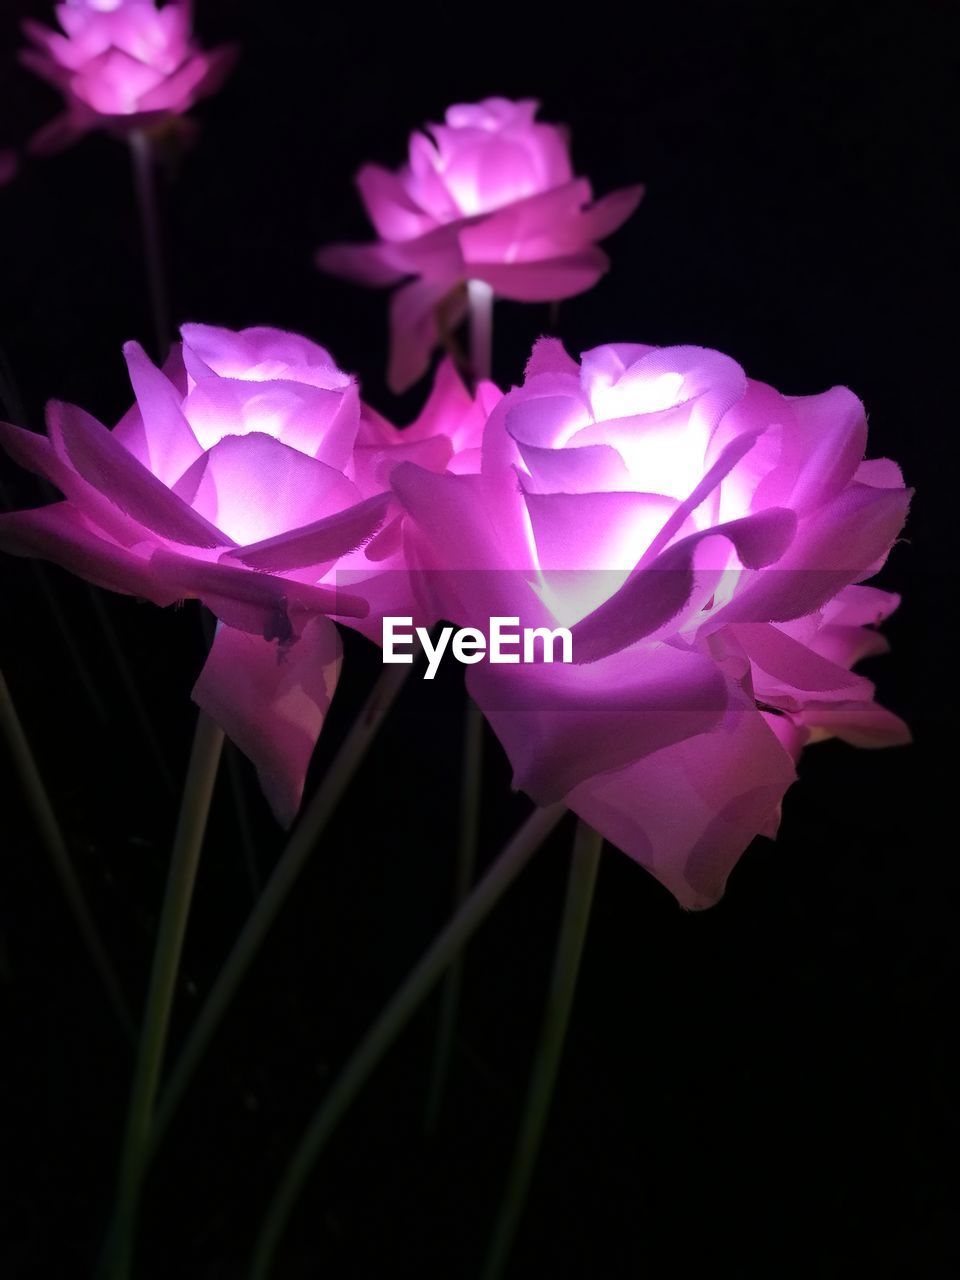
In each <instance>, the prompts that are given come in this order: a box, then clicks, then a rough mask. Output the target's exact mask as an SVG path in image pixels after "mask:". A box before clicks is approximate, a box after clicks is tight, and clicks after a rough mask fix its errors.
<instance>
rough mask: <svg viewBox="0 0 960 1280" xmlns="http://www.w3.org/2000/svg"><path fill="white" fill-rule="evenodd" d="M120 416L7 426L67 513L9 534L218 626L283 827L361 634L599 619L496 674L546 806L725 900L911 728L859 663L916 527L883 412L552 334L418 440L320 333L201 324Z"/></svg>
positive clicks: (247, 734) (140, 376) (221, 652)
mask: <svg viewBox="0 0 960 1280" xmlns="http://www.w3.org/2000/svg"><path fill="white" fill-rule="evenodd" d="M182 337H183V341H182V344H180V345H179V346H178V347H176V348H175V350H174V352H173V353H172V355H171V357H170V358H169V360H168V361H167V364H166V366H165V368H164V369H163V370H162V371H161V370H160V369H158V368H156V367H155V366H154V365H153V364H152V363H151V362H150V361H149V359H148V358H147V357H146V356H145V354H144V353H143V351H142V350H141V349H140V348H139V347H138V346H137V345H136V344H134V343H131V344H130V345H129V346H128V347H127V350H126V357H127V363H128V367H129V371H130V378H131V381H132V384H133V388H134V392H135V395H136V403H135V404H134V406H133V408H132V409H131V410H130V411H129V412H128V413H127V414H126V415H125V416H124V418H123V419H122V420H121V421H120V422H119V423H118V424H117V426H116V427H115V428H114V429H113V430H112V431H111V430H108V429H107V428H106V427H104V426H102V425H101V424H100V423H98V422H96V421H95V420H94V419H93V418H91V417H90V416H89V415H88V414H86V413H84V412H83V411H82V410H81V409H78V408H74V407H72V406H68V405H63V404H53V405H51V407H50V411H49V416H48V438H47V439H43V438H42V437H40V436H38V435H35V434H33V433H30V432H27V431H24V430H21V429H18V428H16V427H13V426H4V427H3V429H2V441H3V444H4V446H5V448H6V449H7V451H8V452H9V453H10V454H11V455H12V456H13V457H14V458H16V459H17V461H19V462H20V463H22V464H23V465H25V466H28V467H30V468H31V469H33V470H35V471H37V472H39V473H41V474H42V475H44V476H45V477H46V478H47V479H48V480H49V481H50V482H51V483H53V484H55V485H56V486H57V488H58V489H59V490H60V491H61V492H62V493H63V494H64V501H63V502H60V503H57V504H54V505H51V506H46V507H41V508H39V509H36V510H31V511H22V512H17V513H14V514H11V515H7V516H4V517H3V518H2V520H0V543H2V545H3V546H4V547H5V548H6V549H7V550H8V551H15V552H19V553H21V554H28V555H40V556H44V557H46V558H48V559H51V560H55V561H56V562H58V563H59V564H62V565H64V566H66V567H67V568H69V569H71V570H72V571H74V572H76V573H78V574H80V575H82V576H83V577H85V578H87V579H89V580H90V581H92V582H95V583H98V584H99V585H101V586H104V587H108V588H110V589H112V590H115V591H123V592H127V593H130V594H134V595H138V596H142V597H145V598H147V599H149V600H152V601H154V602H155V603H156V604H160V605H169V604H172V603H174V602H175V601H178V600H182V599H184V598H185V597H196V598H198V599H200V600H202V601H203V603H204V604H205V605H206V606H207V607H208V608H209V609H211V610H212V611H213V612H214V613H215V614H216V616H217V617H218V619H219V620H220V626H219V627H218V630H217V634H216V639H215V641H214V643H213V647H212V649H211V651H210V655H209V657H208V659H207V662H206V665H205V667H204V669H203V672H202V673H201V675H200V679H199V681H198V683H197V686H196V688H195V690H194V697H195V699H196V701H197V702H198V703H199V704H200V706H202V707H203V708H204V709H205V710H206V711H207V712H208V713H209V714H210V715H211V716H212V717H213V718H214V719H215V720H216V721H217V722H218V723H219V724H220V725H221V726H222V727H223V729H224V730H225V731H226V732H227V734H228V735H229V736H230V737H231V738H232V739H233V740H234V741H235V742H236V743H237V745H238V746H239V747H240V748H241V749H242V750H243V751H245V752H246V753H247V754H248V755H249V757H250V758H251V759H252V760H253V761H254V763H255V764H256V765H257V768H258V769H259V771H260V776H261V779H262V781H263V785H264V788H265V790H266V793H267V795H268V797H269V798H270V800H271V803H272V804H273V806H274V809H275V811H276V813H277V815H278V817H280V818H281V820H283V821H289V820H290V819H291V818H292V817H293V815H294V813H295V811H296V809H297V806H298V804H299V800H300V795H301V791H302V787H303V781H304V775H305V772H306V768H307V764H308V761H309V758H310V754H311V751H312V749H313V746H314V743H315V741H316V738H317V735H318V733H319V731H320V728H321V725H322V722H323V718H324V713H325V711H326V709H327V706H328V705H329V702H330V698H331V697H332V695H333V691H334V687H335V685H336V680H337V673H338V668H339V663H340V642H339V638H338V633H337V627H336V625H335V623H337V624H341V625H345V626H350V627H354V628H356V629H357V630H359V631H361V632H363V633H364V634H365V635H367V636H369V637H370V638H371V639H373V640H375V641H378V640H379V639H380V636H381V624H382V618H383V617H384V616H385V615H390V616H393V615H411V616H414V617H415V618H416V619H417V620H418V622H419V623H420V624H422V625H429V624H431V623H433V622H435V621H436V620H437V619H440V618H445V619H450V620H452V621H453V622H455V623H457V624H458V625H463V626H476V625H478V624H479V625H481V626H482V625H483V624H484V623H485V622H486V620H487V619H489V618H490V617H491V616H515V617H518V618H519V619H520V620H521V623H522V625H529V626H543V625H553V626H555V625H563V626H568V627H570V628H571V629H572V635H573V659H574V661H573V663H572V664H570V665H566V664H564V665H549V664H545V663H538V664H532V665H519V666H491V665H489V664H487V663H481V664H479V665H477V666H472V667H471V668H470V669H469V672H468V676H467V680H468V687H469V690H470V693H471V694H472V696H473V697H474V698H475V699H476V700H477V702H478V703H479V705H480V707H481V708H482V710H483V711H484V713H485V714H486V715H487V717H488V719H489V721H490V723H491V724H492V726H493V728H494V730H495V731H496V733H497V734H498V736H499V737H500V740H501V741H502V743H503V745H504V747H505V748H506V750H507V752H508V754H509V756H510V759H511V762H512V764H513V767H514V771H515V781H516V785H517V786H518V787H521V788H523V789H524V790H526V791H527V792H529V794H530V795H531V796H532V797H533V798H534V799H535V800H537V801H539V802H542V803H549V802H552V801H555V800H559V799H564V800H565V801H566V803H567V804H568V805H569V806H570V807H571V808H572V809H573V810H575V811H576V812H577V813H579V814H580V815H581V816H583V817H584V818H585V819H587V820H588V821H589V822H590V823H592V824H593V825H594V826H595V827H596V828H597V829H598V830H599V831H600V832H601V833H602V834H604V835H605V836H606V837H607V838H608V839H609V840H611V841H612V842H613V843H614V844H616V845H618V846H619V847H620V848H622V849H625V850H626V851H627V852H628V853H629V854H631V855H632V856H633V857H635V858H637V859H638V860H639V861H640V862H641V863H643V864H644V865H645V866H647V867H648V868H649V869H650V870H651V871H652V872H653V874H654V875H656V876H657V877H658V878H659V879H660V880H661V881H662V882H663V883H664V884H666V885H667V886H668V887H669V888H670V889H671V890H672V891H673V893H674V894H676V896H677V897H678V898H679V900H680V901H681V902H683V903H684V904H685V905H688V906H701V905H705V904H707V903H709V902H712V901H714V900H715V899H716V898H717V897H718V896H719V894H720V893H721V892H722V889H723V885H724V881H725V879H726V877H727V874H728V872H729V870H730V868H731V866H732V864H733V862H734V861H735V859H736V858H737V856H738V855H739V854H740V853H741V852H742V850H743V849H744V847H745V846H746V844H747V843H748V842H749V841H750V839H751V838H752V837H753V836H754V835H755V834H757V833H758V832H763V833H765V834H768V835H772V834H773V833H774V831H775V829H776V825H777V819H778V813H779V805H780V801H781V798H782V796H783V794H784V792H785V791H786V789H787V787H788V786H789V785H790V783H791V782H792V780H793V778H794V764H795V761H796V758H797V756H798V754H799V751H800V749H801V748H802V746H803V745H804V744H805V743H807V742H809V741H811V740H815V739H820V738H823V737H825V736H829V735H837V736H839V737H842V738H845V739H846V740H848V741H850V742H854V743H857V744H861V745H882V744H884V743H888V742H895V741H901V740H903V738H904V735H905V730H904V727H903V726H902V724H901V723H900V722H899V721H898V720H897V719H896V718H895V717H894V716H892V715H891V714H890V713H889V712H886V711H884V710H883V709H882V708H880V707H879V706H877V705H876V703H875V702H874V701H873V687H872V685H871V684H870V682H869V681H868V680H866V679H864V678H863V677H862V676H859V675H854V674H852V673H851V670H850V668H851V667H852V665H853V664H854V663H855V662H856V661H857V659H859V658H861V657H863V656H864V655H865V654H868V653H875V652H877V651H878V650H881V649H882V648H883V640H882V638H881V637H880V636H879V635H878V634H877V632H876V631H875V630H873V629H872V624H875V623H877V622H879V621H880V620H881V619H882V618H884V617H885V616H886V615H887V614H888V613H889V612H890V611H891V610H892V609H893V607H894V606H895V604H896V600H895V598H894V597H892V596H890V595H889V594H887V593H884V592H882V591H879V590H876V589H874V588H871V587H867V586H862V585H859V584H860V582H861V581H862V580H863V579H865V578H867V577H869V576H870V575H871V574H873V573H874V572H875V571H876V570H877V568H878V567H879V566H880V564H882V562H883V560H884V557H885V556H886V554H887V552H888V551H889V549H890V546H891V544H892V543H893V541H894V539H895V538H896V536H897V534H898V533H899V531H900V528H901V526H902V524H903V520H904V517H905V514H906V508H907V503H908V496H909V495H908V491H907V490H906V489H905V488H904V485H903V481H902V479H901V477H900V473H899V471H898V469H897V468H896V466H895V465H894V464H893V463H891V462H888V461H886V460H880V461H872V462H864V461H863V455H864V447H865V441H866V420H865V417H864V413H863V409H862V407H861V405H860V403H859V401H858V400H857V399H856V398H855V397H854V396H853V395H852V394H851V393H850V392H848V391H845V390H842V389H835V390H833V391H829V392H826V393H825V394H823V395H819V396H806V397H799V398H789V397H786V396H782V395H780V394H779V393H778V392H776V391H774V390H773V389H772V388H770V387H768V386H765V385H763V384H762V383H758V382H754V381H752V380H751V379H748V378H747V377H746V376H745V375H744V373H743V371H742V370H741V369H740V367H739V366H738V365H737V364H736V363H735V362H734V361H733V360H731V359H729V358H728V357H726V356H723V355H720V354H719V353H717V352H714V351H709V350H704V349H702V348H696V347H667V348H656V347H645V346H638V345H616V346H603V347H598V348H596V349H595V350H593V351H590V352H588V353H587V354H586V355H584V356H583V358H582V359H581V361H580V362H579V363H578V362H576V361H574V360H572V359H571V358H570V357H569V356H568V355H567V354H566V353H565V352H564V351H563V349H562V348H561V347H560V345H559V344H558V343H556V342H554V341H550V340H546V341H542V342H541V343H539V344H538V345H537V347H536V348H535V350H534V352H533V355H532V357H531V359H530V362H529V364H528V366H527V371H526V378H525V381H524V383H523V385H522V386H521V387H517V388H515V389H514V390H512V391H510V392H509V394H507V395H505V396H501V395H500V393H499V392H498V391H497V389H496V388H495V387H494V386H493V385H492V384H490V383H481V384H480V385H479V386H478V387H477V388H476V391H475V392H474V394H472V395H471V394H470V393H468V391H467V390H466V389H465V387H464V385H463V384H462V383H461V381H460V380H459V378H458V377H457V375H456V373H455V371H454V369H453V367H452V365H451V364H450V363H449V362H444V363H443V364H441V365H440V368H439V371H438V373H437V376H436V379H435V382H434V387H433V391H432V394H431V396H430V398H429V400H428V401H427V404H426V407H425V408H424V410H423V412H422V414H421V415H420V417H419V418H418V420H417V421H416V422H414V423H413V424H412V425H411V426H408V427H406V428H403V429H398V428H396V427H394V426H392V425H391V424H390V423H389V422H387V421H386V420H385V419H384V418H382V417H381V416H380V415H379V414H377V413H375V412H374V411H373V410H372V409H370V408H369V407H368V406H367V405H365V404H364V403H363V402H362V401H361V399H360V395H359V392H358V388H357V385H356V383H355V381H354V380H353V379H352V378H351V377H350V376H349V375H347V374H345V373H342V372H341V371H340V370H339V369H338V368H337V367H336V365H335V364H334V362H333V360H332V359H331V358H330V356H329V355H328V354H327V353H326V352H325V351H324V350H322V349H321V348H320V347H318V346H316V345H314V344H313V343H312V342H310V341H308V340H307V339H305V338H301V337H295V336H294V335H291V334H286V333H281V332H278V331H276V330H271V329H247V330H245V331H243V332H240V333H232V332H228V331H226V330H223V329H215V328H208V327H206V326H202V325H186V326H184V328H183V332H182Z"/></svg>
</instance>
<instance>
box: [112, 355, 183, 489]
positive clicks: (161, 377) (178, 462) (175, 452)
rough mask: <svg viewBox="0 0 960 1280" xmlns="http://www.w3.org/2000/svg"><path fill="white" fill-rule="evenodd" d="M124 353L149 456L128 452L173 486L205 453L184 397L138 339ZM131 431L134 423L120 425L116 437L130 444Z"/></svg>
mask: <svg viewBox="0 0 960 1280" xmlns="http://www.w3.org/2000/svg"><path fill="white" fill-rule="evenodd" d="M123 354H124V358H125V359H126V362H127V371H128V373H129V375H130V382H131V385H132V386H133V393H134V395H135V396H136V398H137V405H138V407H139V410H140V414H139V418H140V427H141V432H140V439H141V440H142V444H143V446H144V447H145V451H146V456H143V452H142V451H141V450H140V449H130V450H129V451H130V452H131V453H133V455H134V456H135V457H136V458H137V459H138V461H140V462H142V463H143V465H144V466H145V467H146V468H147V469H148V470H149V471H152V472H153V474H154V475H155V476H156V477H157V478H158V479H159V480H162V481H163V483H164V484H165V485H167V486H170V487H172V486H173V485H174V484H175V483H176V481H177V480H178V479H179V477H180V476H182V475H183V473H184V471H186V469H187V467H189V466H190V464H191V463H193V462H195V461H196V460H197V458H199V457H200V455H201V453H202V449H201V448H200V445H199V444H198V442H197V438H196V436H195V435H194V434H193V431H192V430H191V428H190V425H189V423H188V422H187V420H186V418H185V417H184V416H183V413H182V411H181V408H180V405H181V401H182V398H183V397H182V396H181V395H180V393H179V392H178V391H177V389H176V387H175V386H174V385H173V384H172V383H171V382H170V380H169V378H167V376H166V375H165V374H164V373H161V371H160V370H159V369H158V368H157V367H156V365H155V364H153V362H152V361H151V360H150V359H149V357H148V356H147V353H146V352H145V351H144V349H143V348H142V347H141V346H140V344H139V343H138V342H128V343H127V344H126V345H125V346H124V348H123ZM131 430H132V423H131V425H130V426H128V427H127V428H126V431H123V432H122V431H121V430H120V428H119V427H117V428H116V429H115V430H114V432H113V435H114V438H115V439H117V440H120V441H121V443H123V444H124V445H127V437H128V435H129V433H130V432H131ZM127 447H128V448H129V446H127Z"/></svg>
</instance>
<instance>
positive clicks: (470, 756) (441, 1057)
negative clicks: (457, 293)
mask: <svg viewBox="0 0 960 1280" xmlns="http://www.w3.org/2000/svg"><path fill="white" fill-rule="evenodd" d="M467 300H468V303H469V307H470V371H471V374H472V377H473V381H474V385H476V384H477V383H478V382H481V381H483V380H484V379H487V378H489V377H490V366H491V360H492V356H493V290H492V289H491V288H490V286H489V285H488V284H486V283H485V282H484V281H483V280H470V281H468V283H467ZM482 788H483V715H482V713H481V711H480V708H479V707H478V706H477V705H476V703H475V702H474V701H473V699H472V698H470V697H469V696H468V697H467V709H466V713H465V719H464V736H463V763H462V765H461V774H460V828H459V838H458V841H457V859H456V879H455V889H454V899H453V901H454V907H455V908H456V907H459V906H460V904H461V903H462V902H463V901H464V899H465V898H466V896H467V893H468V892H469V890H470V886H471V885H472V884H473V877H474V873H475V869H476V861H477V841H478V837H479V824H480V794H481V791H482ZM462 986H463V962H462V957H460V956H458V957H457V959H456V961H455V962H454V963H453V964H452V965H451V966H450V969H449V971H448V972H447V976H446V978H445V980H444V984H443V994H442V996H441V998H440V1021H439V1024H438V1026H437V1042H436V1045H435V1047H434V1051H433V1066H432V1068H431V1071H430V1084H429V1086H428V1088H427V1105H426V1113H425V1119H424V1128H425V1129H426V1131H427V1133H433V1132H434V1130H435V1129H436V1127H437V1124H438V1122H439V1119H440V1108H441V1106H442V1104H443V1096H444V1093H445V1092H446V1087H447V1078H448V1076H449V1074H450V1062H451V1059H452V1057H453V1043H454V1038H455V1036H456V1029H457V1018H458V1016H459V1011H460V991H461V988H462Z"/></svg>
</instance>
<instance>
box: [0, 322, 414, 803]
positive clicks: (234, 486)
mask: <svg viewBox="0 0 960 1280" xmlns="http://www.w3.org/2000/svg"><path fill="white" fill-rule="evenodd" d="M181 332H182V337H183V342H182V345H178V346H177V347H176V348H175V349H174V351H173V352H172V354H171V356H170V358H169V360H168V361H167V364H166V365H165V367H164V369H163V370H162V371H161V370H160V369H158V368H156V367H155V366H154V365H153V364H152V363H151V362H150V360H149V359H148V358H147V356H146V355H145V354H144V352H143V350H142V349H141V348H140V347H139V346H138V345H137V344H136V343H129V344H128V345H127V346H126V348H125V355H126V360H127V367H128V370H129V374H130V380H131V383H132V385H133V390H134V394H135V397H136V400H135V403H134V405H133V407H132V408H131V409H130V411H129V412H128V413H127V414H126V415H125V416H124V417H123V419H122V420H121V421H120V422H119V423H118V424H117V426H116V427H115V428H114V429H113V430H112V431H111V430H109V429H108V428H106V427H104V426H102V425H101V424H100V423H99V422H97V421H96V420H95V419H93V418H91V417H90V416H89V415H88V414H87V413H85V412H84V411H83V410H82V409H79V408H76V407H75V406H72V405H66V404H60V403H56V402H54V403H52V404H51V405H50V406H49V407H48V413H47V427H48V436H47V438H46V439H45V438H43V437H42V436H40V435H36V434H34V433H32V432H29V431H23V430H21V429H19V428H17V427H13V426H10V425H9V424H0V444H2V445H3V447H4V448H5V449H6V450H7V452H8V453H9V454H10V455H11V457H13V458H14V459H15V460H16V461H18V462H19V463H20V464H21V465H23V466H25V467H28V468H29V469H30V470H33V471H35V472H38V473H39V474H40V475H43V476H45V477H46V478H47V479H48V480H49V481H50V482H51V483H52V484H54V485H55V486H56V487H57V488H58V489H59V490H60V491H61V493H62V494H63V495H64V501H62V502H59V503H54V504H53V505H50V506H45V507H40V508H38V509H35V510H29V511H19V512H15V513H13V514H10V515H5V516H2V517H0V547H2V548H3V549H4V550H6V551H9V552H13V553H15V554H20V555H34V556H41V557H43V558H45V559H49V560H52V561H54V562H55V563H57V564H60V565H63V566H64V567H65V568H67V569H69V570H71V571H72V572H74V573H77V574H79V575H80V576H81V577H83V578H86V579H87V580H88V581H90V582H93V583H96V584H98V585H99V586H102V587H106V588H108V589H109V590H113V591H120V592H125V593H128V594H132V595H137V596H143V597H145V598H147V599H149V600H152V601H154V602H155V603H156V604H160V605H168V604H172V603H174V602H176V601H178V600H182V599H184V598H187V597H196V598H198V599H200V600H202V601H203V603H204V604H205V605H207V607H208V608H210V609H211V610H212V611H213V612H214V613H215V614H216V615H217V617H218V618H219V619H220V625H219V626H218V628H217V633H216V638H215V640H214V643H213V646H212V648H211V650H210V654H209V656H208V658H207V661H206V664H205V666H204V668H203V672H202V673H201V675H200V678H199V680H198V682H197V685H196V687H195V689H194V691H193V696H194V699H195V701H196V702H197V703H199V705H200V706H201V707H203V708H204V709H205V710H206V711H207V712H208V713H209V714H210V715H211V716H212V717H213V718H214V719H215V720H216V721H217V722H218V723H219V724H220V725H221V727H222V728H223V729H224V730H225V732H226V733H227V734H228V736H229V737H230V738H232V739H233V741H234V742H236V744H237V745H238V746H239V747H240V748H241V750H243V751H244V752H245V753H246V754H247V755H248V756H249V757H250V759H251V760H252V761H253V762H254V763H255V764H256V766H257V768H258V770H259V773H260V778H261V781H262V784H263V787H264V790H265V792H266V795H267V797H268V799H269V800H270V803H271V805H272V806H273V809H274V811H275V813H276V814H277V816H278V818H279V819H280V820H281V821H282V822H284V823H288V822H289V821H290V820H291V819H292V817H293V815H294V814H295V812H296V810H297V807H298V805H299V802H300V797H301V793H302V789H303V782H304V777H305V774H306V769H307V765H308V763H309V760H310V755H311V752H312V750H313V747H314V744H315V742H316V739H317V735H318V733H319V732H320V728H321V726H322V723H323V719H324V715H325V712H326V710H327V707H328V705H329V702H330V699H331V697H332V695H333V691H334V688H335V686H336V681H337V676H338V673H339V666H340V654H341V649H340V640H339V636H338V633H337V629H336V627H335V626H334V624H333V623H332V622H331V621H330V618H331V617H338V618H340V619H341V620H342V621H346V622H348V623H359V622H360V621H361V619H362V618H363V616H364V615H365V614H366V613H367V612H368V611H369V603H368V600H367V599H366V598H365V597H364V596H363V594H362V592H363V584H362V581H361V582H358V584H357V586H356V588H355V589H354V590H351V591H350V592H344V591H343V590H340V589H338V587H337V583H336V571H337V570H338V569H339V568H341V567H343V566H347V567H352V568H353V569H355V570H356V569H357V568H358V566H361V567H362V564H363V563H364V560H363V551H362V548H363V546H364V544H365V543H366V542H367V541H368V540H369V539H371V538H373V537H374V535H375V534H376V533H377V532H378V530H380V529H381V527H382V526H383V525H384V524H385V522H386V521H387V519H388V513H389V511H390V507H391V501H392V500H391V497H390V495H389V494H388V493H384V492H382V491H381V492H379V493H374V492H372V491H371V490H372V488H373V486H372V485H369V484H368V485H367V492H366V493H362V492H361V490H360V488H359V487H358V485H357V484H356V483H355V482H354V480H353V479H351V475H352V472H353V449H354V443H355V440H356V437H357V432H358V428H359V425H360V397H359V392H358V389H357V385H356V383H355V381H354V379H353V378H352V377H350V376H349V375H348V374H346V373H343V372H341V371H340V370H339V369H338V368H337V367H336V365H335V363H334V361H333V359H332V358H331V357H330V355H329V354H328V353H327V352H326V351H324V350H323V349H322V348H321V347H318V346H316V345H315V344H314V343H312V342H310V341H309V340H307V339H306V338H301V337H298V336H295V335H293V334H289V333H283V332H280V331H278V330H276V329H266V328H257V329H245V330H243V331H241V332H239V333H234V332H231V331H229V330H225V329H217V328H211V327H207V326H204V325H185V326H184V327H183V329H182V331H181ZM373 567H375V566H371V568H373ZM355 576H356V575H355ZM359 576H360V577H361V578H362V576H363V575H362V574H360V575H359Z"/></svg>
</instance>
